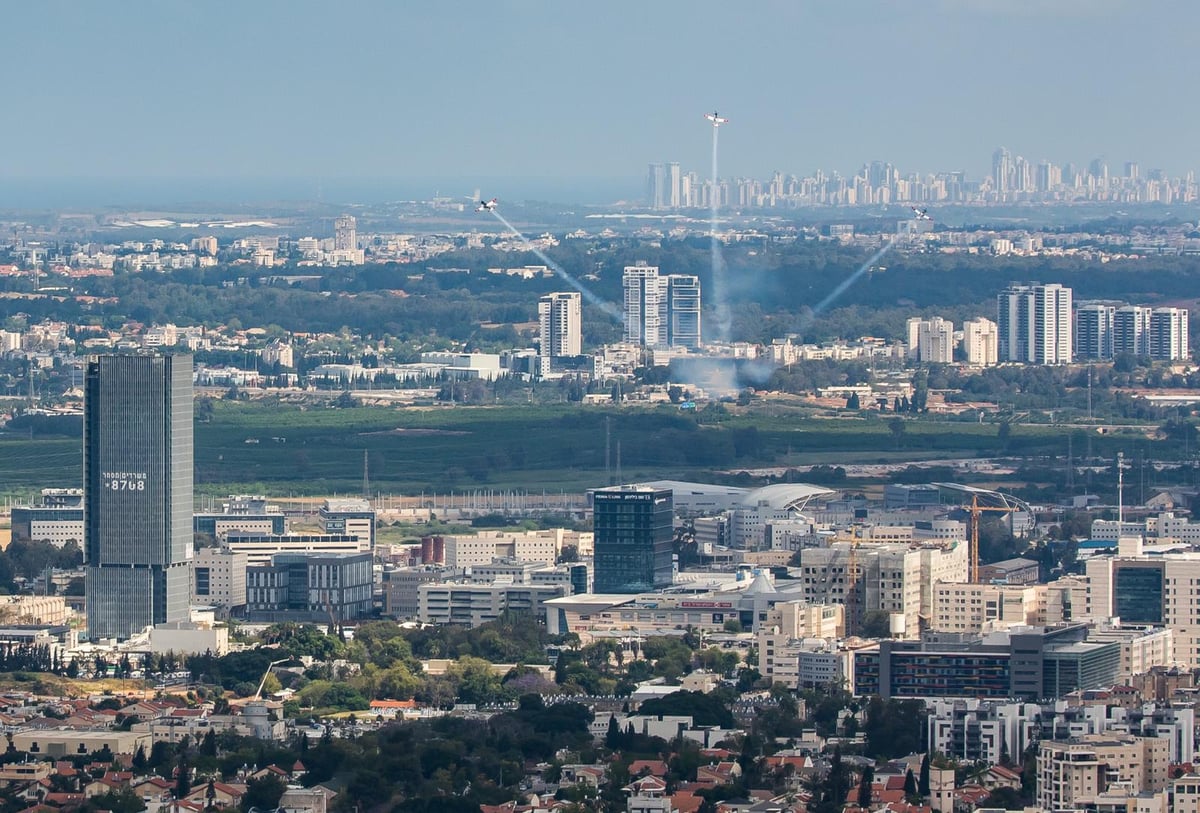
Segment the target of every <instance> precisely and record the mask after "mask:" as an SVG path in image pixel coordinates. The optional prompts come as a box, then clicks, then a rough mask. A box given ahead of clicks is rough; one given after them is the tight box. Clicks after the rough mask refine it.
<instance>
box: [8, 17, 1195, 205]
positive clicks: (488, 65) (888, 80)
mask: <svg viewBox="0 0 1200 813" xmlns="http://www.w3.org/2000/svg"><path fill="white" fill-rule="evenodd" d="M6 18H7V22H8V24H9V25H8V28H9V31H10V32H13V33H14V34H15V36H12V37H11V38H10V40H9V42H8V45H9V53H8V61H9V65H10V66H15V68H10V70H8V71H5V72H4V75H3V78H0V88H2V89H3V92H4V98H5V99H6V102H7V107H8V110H9V111H10V113H11V114H12V115H11V117H10V120H9V124H8V126H7V127H6V128H5V129H4V131H3V134H2V135H0V203H3V204H5V205H15V204H16V203H18V202H19V201H20V200H21V199H22V198H23V196H27V195H29V196H36V195H38V194H41V195H42V196H43V197H44V198H46V199H47V200H49V199H50V198H51V197H54V198H57V197H62V198H63V199H64V201H67V200H70V198H71V195H72V194H75V195H80V194H83V193H82V192H81V191H80V190H85V189H90V190H92V191H91V193H88V194H86V195H84V197H88V201H86V202H88V203H100V202H105V201H106V199H105V196H106V195H107V196H115V197H110V198H108V199H107V202H115V200H116V199H117V197H121V196H122V195H124V197H125V198H128V197H129V196H130V195H132V196H134V197H136V196H137V194H139V193H138V192H136V191H128V190H138V189H144V190H145V191H144V193H142V194H148V195H152V194H155V193H154V192H153V191H152V190H154V189H158V188H165V187H168V186H169V185H170V184H172V183H176V182H179V181H181V180H184V181H185V180H189V179H190V181H192V182H194V185H195V189H196V190H197V191H198V192H199V193H201V194H202V193H203V192H204V191H205V190H206V188H207V189H208V190H211V192H212V193H213V194H215V195H222V194H225V195H230V196H232V197H231V199H244V200H250V199H252V198H253V197H254V194H255V193H254V191H253V190H254V189H255V188H260V189H263V188H271V189H272V191H271V192H270V193H266V194H265V196H266V197H267V198H273V197H286V196H287V195H286V194H282V195H281V194H280V193H281V192H286V191H289V190H291V189H295V190H296V192H295V194H296V196H297V197H301V198H305V197H307V198H315V197H318V195H319V194H324V195H325V196H326V198H328V199H334V198H335V197H337V193H336V191H335V190H340V189H347V190H351V189H353V188H354V187H355V184H358V185H359V187H360V188H363V185H364V184H366V185H371V184H379V185H380V188H381V189H382V188H383V187H386V186H387V185H388V184H390V183H393V182H394V183H395V184H396V187H397V191H398V192H401V194H397V195H396V196H395V197H403V196H404V193H403V192H402V191H401V190H405V191H406V190H408V189H414V190H415V189H417V188H428V191H427V194H433V193H434V192H435V191H440V192H441V193H442V194H446V195H459V194H469V193H470V192H472V191H473V189H474V187H475V186H479V187H482V188H484V190H485V191H487V192H489V194H499V195H501V196H504V195H506V194H507V195H509V196H510V197H511V196H512V192H513V191H515V190H512V189H502V190H490V189H487V184H488V183H489V182H510V183H511V182H513V181H516V182H517V184H518V186H521V187H524V189H522V190H521V191H520V194H521V195H523V196H537V192H536V191H535V190H537V189H543V190H547V191H551V190H562V191H564V192H569V191H570V187H571V184H573V183H579V184H580V185H581V187H582V186H587V187H588V188H587V189H584V188H581V189H580V196H579V199H580V200H586V199H589V198H593V199H596V200H603V199H612V200H615V199H617V198H619V197H624V196H628V195H636V194H638V193H640V191H641V184H642V183H643V178H644V173H645V168H646V165H647V163H648V162H651V161H679V162H680V163H681V164H682V165H683V166H684V168H685V170H695V171H697V172H699V173H700V174H701V175H704V174H705V172H706V167H707V160H708V159H707V153H708V150H709V144H710V141H709V138H710V136H709V132H708V129H707V126H706V124H705V122H704V121H703V119H702V118H701V116H702V114H703V113H704V112H705V111H706V110H712V109H714V108H716V109H718V110H720V112H721V113H722V115H728V116H729V117H730V118H731V119H732V123H731V124H730V125H729V127H727V128H723V129H722V133H721V174H722V176H734V175H749V176H755V177H767V176H769V175H770V173H771V172H773V171H775V170H779V171H781V172H784V173H796V174H804V173H809V172H812V171H814V170H816V169H818V168H821V169H825V170H826V171H834V170H836V171H840V172H842V173H852V172H854V171H855V170H857V169H858V168H859V167H860V166H861V165H862V164H863V163H864V162H867V161H870V160H874V159H879V160H885V161H890V162H892V163H893V164H895V165H896V166H897V167H898V168H900V169H901V171H902V172H909V171H920V172H933V171H950V170H958V169H961V170H965V171H966V172H967V173H968V174H969V175H970V176H972V177H980V176H982V175H984V174H985V173H987V172H988V171H989V169H990V159H991V154H992V152H993V150H994V149H995V148H996V147H998V146H1001V145H1003V146H1006V147H1008V148H1009V149H1010V150H1011V151H1012V152H1013V153H1014V154H1021V155H1024V156H1025V157H1026V158H1028V159H1029V160H1030V161H1034V162H1036V161H1041V160H1051V161H1054V162H1056V163H1066V162H1068V161H1074V162H1076V163H1086V162H1087V161H1089V160H1091V159H1092V158H1095V157H1098V156H1105V157H1106V158H1107V160H1108V162H1109V164H1110V166H1112V167H1114V168H1119V167H1120V166H1121V165H1122V163H1123V162H1124V161H1127V160H1133V161H1138V162H1140V164H1141V166H1142V168H1143V171H1146V170H1149V169H1151V168H1162V169H1163V170H1165V171H1166V172H1168V173H1169V174H1172V175H1177V174H1182V173H1184V172H1186V171H1187V170H1189V169H1192V168H1196V165H1200V161H1197V160H1196V159H1195V157H1194V156H1195V148H1194V146H1193V144H1192V136H1191V134H1192V132H1193V131H1194V130H1195V129H1196V128H1197V124H1198V121H1197V119H1198V118H1200V114H1198V113H1197V112H1195V109H1194V106H1192V105H1189V104H1186V103H1184V102H1185V99H1186V96H1185V93H1186V91H1187V89H1188V88H1187V84H1188V83H1189V81H1190V79H1191V77H1194V76H1196V75H1197V74H1198V73H1200V70H1198V69H1200V54H1198V53H1197V52H1196V49H1195V48H1194V47H1192V43H1191V42H1190V38H1191V32H1192V30H1194V28H1195V26H1196V24H1200V6H1197V5H1195V4H1191V3H1186V2H1181V1H1179V0H1171V1H1169V2H1161V3H1155V4H1153V5H1151V6H1146V5H1143V4H1138V3H1134V2H1132V1H1131V0H1094V1H1092V2H1089V1H1088V0H1050V2H1033V1H1032V0H1008V1H1007V2H1006V1H1005V0H972V1H970V2H953V1H952V0H940V1H937V2H912V3H903V4H893V3H887V4H885V3H856V4H815V3H807V4H798V3H762V4H747V5H733V4H728V3H718V2H683V1H682V0H664V1H663V2H658V3H653V4H647V5H644V6H643V5H641V4H635V3H632V2H614V3H606V4H602V5H586V6H585V5H581V4H537V3H517V2H509V1H508V0H479V1H478V2H477V1H476V0H470V2H465V3H459V4H453V5H449V4H430V5H427V6H413V5H407V4H390V3H384V2H377V1H374V0H363V2H357V3H349V4H337V5H334V4H326V3H316V2H303V1H301V2H282V0H275V2H258V3H252V4H239V3H233V2H214V3H198V2H180V3H172V4H155V3H150V2H145V1H143V0H135V1H134V2H127V3H121V4H116V5H103V6H102V5H92V4H84V3H79V2H47V3H36V4H15V5H13V6H12V7H10V8H8V9H7V10H6ZM222 179H227V180H226V181H223V180H222ZM364 179H367V180H364ZM47 181H49V183H47ZM439 181H442V182H444V183H445V184H447V185H449V188H448V187H447V186H442V185H441V183H439ZM472 182H473V183H472ZM256 184H257V187H256ZM110 186H111V187H113V188H111V189H110V188H109V187H110ZM459 186H462V187H463V188H458V187H459ZM118 187H122V188H124V189H126V190H127V191H125V192H123V193H122V192H120V191H118V190H117V188H118ZM53 189H58V190H59V192H58V193H56V194H51V191H52V190H53ZM72 190H74V191H72ZM306 190H307V192H306ZM622 190H628V191H627V192H622ZM181 194H182V192H181ZM239 195H247V196H248V197H244V198H239V197H238V196H239ZM93 196H94V198H95V199H94V200H93ZM194 197H195V196H192V199H194ZM260 199H261V198H260ZM79 202H80V203H81V204H82V203H85V201H83V200H80V201H79ZM35 205H36V204H35ZM63 205H65V204H63Z"/></svg>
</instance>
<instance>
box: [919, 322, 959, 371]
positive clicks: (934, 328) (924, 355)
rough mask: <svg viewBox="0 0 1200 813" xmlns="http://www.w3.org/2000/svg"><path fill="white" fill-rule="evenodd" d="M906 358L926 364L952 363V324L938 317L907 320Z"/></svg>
mask: <svg viewBox="0 0 1200 813" xmlns="http://www.w3.org/2000/svg"><path fill="white" fill-rule="evenodd" d="M908 342H909V344H908V357H909V358H910V359H913V360H915V361H920V362H924V363H926V364H950V363H951V362H953V361H954V323H953V322H949V321H947V320H945V319H943V318H941V317H940V316H935V317H933V318H932V319H909V320H908Z"/></svg>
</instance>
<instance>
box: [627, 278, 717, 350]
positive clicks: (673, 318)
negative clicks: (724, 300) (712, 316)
mask: <svg viewBox="0 0 1200 813" xmlns="http://www.w3.org/2000/svg"><path fill="white" fill-rule="evenodd" d="M622 284H623V287H624V306H625V307H624V314H625V334H624V339H625V341H627V342H632V343H634V344H640V345H643V346H645V347H687V348H697V347H699V346H700V309H701V302H700V279H699V277H695V276H691V275H688V274H669V275H666V276H661V275H660V274H659V271H658V267H657V266H648V265H645V264H642V263H639V264H638V265H631V266H626V268H625V275H624V277H623V280H622Z"/></svg>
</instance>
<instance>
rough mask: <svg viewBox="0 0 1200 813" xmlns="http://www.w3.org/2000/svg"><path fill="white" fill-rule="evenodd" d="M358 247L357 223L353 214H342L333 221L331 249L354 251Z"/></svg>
mask: <svg viewBox="0 0 1200 813" xmlns="http://www.w3.org/2000/svg"><path fill="white" fill-rule="evenodd" d="M357 248H358V224H357V221H355V219H354V215H342V216H341V217H339V218H338V219H337V220H335V221H333V250H334V251H354V250H355V249H357Z"/></svg>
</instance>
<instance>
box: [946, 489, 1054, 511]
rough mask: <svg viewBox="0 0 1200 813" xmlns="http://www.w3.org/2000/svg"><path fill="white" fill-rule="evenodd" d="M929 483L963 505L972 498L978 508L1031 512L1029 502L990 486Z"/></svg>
mask: <svg viewBox="0 0 1200 813" xmlns="http://www.w3.org/2000/svg"><path fill="white" fill-rule="evenodd" d="M930 485H934V486H937V487H938V488H939V489H940V490H941V491H942V493H943V494H945V495H949V496H951V497H953V498H954V500H955V501H957V502H960V503H962V504H964V505H966V504H967V503H970V502H971V500H972V499H976V500H977V501H978V503H979V507H980V508H1000V509H1007V510H1009V511H1022V512H1024V513H1027V514H1032V513H1033V509H1032V508H1030V507H1029V504H1028V503H1026V502H1025V501H1024V500H1022V499H1020V498H1019V497H1014V496H1013V495H1011V494H1005V493H1003V492H1001V491H993V490H992V489H990V488H979V487H977V486H967V485H962V484H961V483H931V484H930Z"/></svg>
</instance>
